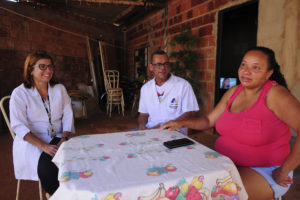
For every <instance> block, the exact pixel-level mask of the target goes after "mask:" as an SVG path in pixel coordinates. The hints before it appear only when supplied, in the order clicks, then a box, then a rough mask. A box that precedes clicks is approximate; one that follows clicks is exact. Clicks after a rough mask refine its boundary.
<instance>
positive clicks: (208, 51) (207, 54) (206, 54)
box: [199, 48, 214, 59]
mask: <svg viewBox="0 0 300 200" xmlns="http://www.w3.org/2000/svg"><path fill="white" fill-rule="evenodd" d="M199 54H200V58H204V59H207V58H213V57H214V49H213V48H205V49H200V50H199Z"/></svg>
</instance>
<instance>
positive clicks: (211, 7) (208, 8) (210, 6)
mask: <svg viewBox="0 0 300 200" xmlns="http://www.w3.org/2000/svg"><path fill="white" fill-rule="evenodd" d="M214 8H215V7H214V2H212V1H211V2H209V3H208V4H207V11H211V10H213V9H214Z"/></svg>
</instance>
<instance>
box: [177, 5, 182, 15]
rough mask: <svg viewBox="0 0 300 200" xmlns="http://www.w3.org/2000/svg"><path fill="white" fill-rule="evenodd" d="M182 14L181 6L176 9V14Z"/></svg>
mask: <svg viewBox="0 0 300 200" xmlns="http://www.w3.org/2000/svg"><path fill="white" fill-rule="evenodd" d="M180 12H181V6H180V5H179V6H177V7H176V14H179V13H180Z"/></svg>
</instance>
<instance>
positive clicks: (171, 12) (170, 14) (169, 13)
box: [168, 7, 177, 19]
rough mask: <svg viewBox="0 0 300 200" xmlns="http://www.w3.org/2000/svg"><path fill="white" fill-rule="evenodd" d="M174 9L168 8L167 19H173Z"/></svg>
mask: <svg viewBox="0 0 300 200" xmlns="http://www.w3.org/2000/svg"><path fill="white" fill-rule="evenodd" d="M176 11H177V10H176V9H175V8H170V7H169V10H168V18H169V19H170V18H172V17H174V16H175V15H176Z"/></svg>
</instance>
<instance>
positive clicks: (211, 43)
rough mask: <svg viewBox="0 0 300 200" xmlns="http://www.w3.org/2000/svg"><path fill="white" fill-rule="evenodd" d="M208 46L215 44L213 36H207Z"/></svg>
mask: <svg viewBox="0 0 300 200" xmlns="http://www.w3.org/2000/svg"><path fill="white" fill-rule="evenodd" d="M209 46H213V47H214V46H216V41H215V37H214V36H211V37H209Z"/></svg>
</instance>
